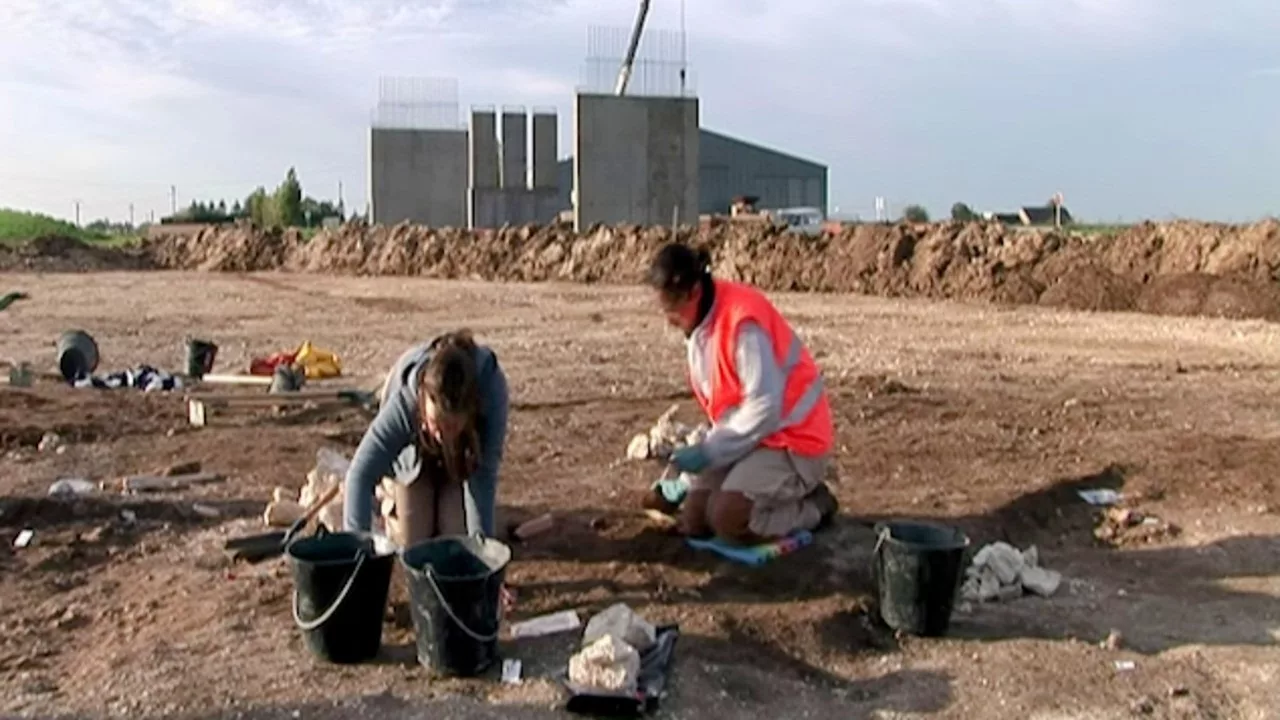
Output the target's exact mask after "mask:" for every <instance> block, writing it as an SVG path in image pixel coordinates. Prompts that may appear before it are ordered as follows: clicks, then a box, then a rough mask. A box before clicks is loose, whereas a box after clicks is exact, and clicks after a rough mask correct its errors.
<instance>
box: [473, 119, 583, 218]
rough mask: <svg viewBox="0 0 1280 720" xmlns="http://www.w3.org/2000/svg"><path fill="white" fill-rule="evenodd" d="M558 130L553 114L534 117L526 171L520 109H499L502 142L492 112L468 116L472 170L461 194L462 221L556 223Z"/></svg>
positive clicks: (524, 127) (525, 121)
mask: <svg viewBox="0 0 1280 720" xmlns="http://www.w3.org/2000/svg"><path fill="white" fill-rule="evenodd" d="M558 125H559V122H558V118H557V116H556V114H555V112H554V111H552V112H540V113H537V114H535V115H534V118H533V134H534V152H533V164H532V168H530V166H529V162H528V160H529V153H528V152H527V148H528V142H527V135H528V127H529V121H528V116H527V115H526V114H525V113H524V111H523V110H521V111H515V110H511V109H509V108H508V109H504V110H503V113H502V128H501V133H502V141H501V143H499V142H498V136H497V128H496V126H495V123H494V114H493V112H491V111H482V110H476V111H473V112H472V115H471V148H472V157H471V165H472V169H471V181H470V183H469V185H468V187H467V189H466V196H467V222H468V224H469V225H470V226H471V227H474V228H493V227H501V226H503V225H522V224H525V223H532V222H536V223H549V222H551V221H553V220H554V219H555V216H556V214H557V213H558V212H559V211H560V207H559V196H558V194H557V186H556V166H555V154H556V145H557V142H556V139H557V135H558V133H559V127H558ZM499 146H500V147H501V150H499V149H498V148H499ZM499 156H501V160H500V161H499V160H498V157H499ZM491 160H492V162H493V163H494V166H493V167H494V168H495V172H496V175H497V176H498V177H497V178H496V179H495V172H490V171H489V169H488V168H489V163H490V161H491ZM531 183H532V184H531Z"/></svg>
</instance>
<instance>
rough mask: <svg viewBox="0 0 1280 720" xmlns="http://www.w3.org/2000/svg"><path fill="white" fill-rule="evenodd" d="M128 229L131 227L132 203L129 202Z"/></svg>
mask: <svg viewBox="0 0 1280 720" xmlns="http://www.w3.org/2000/svg"><path fill="white" fill-rule="evenodd" d="M129 229H131V230H132V229H133V203H129Z"/></svg>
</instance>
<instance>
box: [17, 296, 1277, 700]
mask: <svg viewBox="0 0 1280 720" xmlns="http://www.w3.org/2000/svg"><path fill="white" fill-rule="evenodd" d="M0 285H3V286H6V287H8V286H13V287H14V288H15V289H17V288H20V289H22V290H25V291H26V292H29V293H30V294H31V296H32V298H31V299H30V300H27V301H24V302H22V303H18V304H15V305H14V306H12V307H11V308H10V309H9V310H7V311H5V312H3V313H0V354H2V355H4V356H7V357H9V358H11V359H19V360H29V361H33V362H35V363H37V365H38V366H40V367H45V366H49V365H51V364H52V357H53V348H52V347H51V343H52V341H53V339H54V338H56V337H57V335H58V334H59V333H60V332H62V331H63V330H66V329H70V328H74V327H82V328H85V329H87V330H88V331H89V332H91V333H92V334H93V335H94V336H95V337H96V338H97V339H98V342H99V345H100V348H101V352H102V356H103V368H104V369H122V368H124V367H128V366H130V365H133V364H135V363H141V362H146V363H151V364H156V365H161V366H167V367H171V368H178V367H180V366H181V359H182V339H183V337H184V336H186V335H187V334H196V335H201V336H209V337H212V338H214V339H215V340H217V342H218V343H219V344H220V345H221V351H220V354H219V369H221V370H232V371H234V370H237V369H240V368H242V367H243V366H245V365H246V364H247V362H248V358H249V356H250V355H251V354H265V353H269V352H273V351H275V350H279V349H285V348H291V347H294V346H296V345H297V344H298V343H299V342H301V341H302V340H304V339H310V340H312V341H313V342H315V343H316V344H317V345H319V346H321V347H325V348H331V349H334V350H336V351H337V352H339V353H340V354H341V355H342V358H343V361H344V363H345V365H346V368H347V371H348V374H350V375H353V376H356V377H357V378H362V379H365V384H366V385H372V383H373V382H374V380H373V378H374V377H375V376H377V375H378V374H379V373H381V372H383V371H384V370H385V368H386V367H387V366H388V365H389V364H390V363H391V362H392V361H393V360H394V359H395V357H396V356H397V355H398V354H399V353H400V352H401V351H402V350H403V349H404V348H405V347H407V346H408V345H409V344H411V343H413V342H415V341H418V340H420V339H423V338H427V337H429V336H431V335H432V334H433V333H435V332H437V331H440V330H442V329H445V328H450V327H455V326H459V325H466V326H469V327H471V328H473V329H474V330H475V331H476V332H477V334H478V336H479V337H481V338H482V339H483V340H484V341H485V342H488V343H490V344H492V345H493V346H494V347H495V348H496V350H497V352H498V353H499V355H500V358H501V360H502V362H503V364H504V366H505V368H506V370H507V373H508V375H509V376H510V378H511V382H512V386H513V393H514V402H515V403H516V408H515V412H514V414H513V419H512V427H511V432H510V440H509V445H508V449H507V459H506V462H505V465H504V468H503V475H502V485H501V488H500V495H499V501H500V504H501V505H502V507H503V511H504V513H505V514H506V517H507V518H508V519H509V520H511V521H515V520H519V519H521V518H525V517H531V516H533V515H534V514H537V513H541V512H544V511H548V510H550V511H553V512H555V513H556V514H557V517H558V518H559V524H558V528H557V531H556V532H554V533H552V534H550V535H546V536H542V537H539V538H537V539H534V540H533V541H531V542H529V543H527V544H520V545H517V546H516V558H515V560H514V562H513V564H512V566H511V568H510V571H509V574H508V579H509V580H510V582H511V583H512V585H513V587H514V589H515V591H516V594H517V604H516V608H515V611H514V613H513V615H514V619H523V618H527V617H531V616H534V615H537V614H541V613H546V612H552V611H556V610H561V609H566V608H575V609H578V610H580V611H583V612H584V613H585V612H590V611H595V610H599V609H602V608H603V607H604V606H606V605H608V604H610V603H612V602H615V601H618V600H623V601H626V602H628V603H630V604H631V605H632V606H633V607H635V608H636V609H637V610H638V611H640V612H641V613H643V614H644V615H646V616H648V617H649V618H650V619H652V620H655V621H659V622H678V623H680V625H681V628H682V631H683V633H684V636H683V638H682V639H681V641H680V643H679V646H678V649H677V656H678V657H677V662H676V674H675V680H674V686H673V687H672V689H671V693H670V695H669V696H668V697H667V698H666V699H665V701H664V703H663V707H662V710H661V711H660V713H659V715H660V716H661V717H667V718H694V717H707V718H747V717H750V718H757V717H758V718H801V717H813V718H819V717H839V718H860V717H866V718H916V717H940V718H1014V717H1016V718H1044V719H1048V718H1055V719H1057V718H1081V719H1083V718H1089V719H1092V720H1096V719H1105V718H1128V717H1154V718H1187V719H1190V718H1272V717H1277V716H1280V695H1278V694H1277V692H1276V688H1277V687H1280V654H1278V653H1277V652H1276V649H1275V643H1276V640H1277V633H1280V601H1278V600H1277V595H1280V560H1278V559H1277V558H1280V537H1278V536H1277V532H1278V531H1280V520H1278V518H1277V514H1276V513H1277V511H1278V510H1280V488H1278V487H1277V479H1276V473H1275V468H1276V467H1277V465H1280V433H1278V432H1277V430H1278V429H1280V423H1278V422H1277V420H1276V413H1275V408H1276V407H1280V383H1277V380H1278V379H1280V327H1277V326H1275V325H1272V324H1268V323H1264V322H1261V321H1228V320H1215V319H1205V318H1172V317H1153V316H1146V315H1134V314H1126V313H1109V314H1096V315H1095V314H1083V313H1079V314H1078V313H1070V312H1065V311H1057V310H1052V309H1047V308H1036V307H1017V308H1006V307H997V306H992V305H963V304H943V303H936V302H932V301H924V300H888V299H877V298H867V297H848V296H831V295H816V294H809V295H778V296H777V297H778V300H779V302H780V304H781V306H782V307H783V309H784V310H785V311H786V312H787V313H788V315H789V317H790V318H791V319H792V321H793V323H794V324H795V325H796V327H797V328H798V330H799V331H800V332H802V333H803V334H804V335H805V337H806V338H807V340H808V341H809V342H810V344H811V347H812V348H813V349H814V351H815V353H816V354H817V357H818V358H819V360H820V362H821V364H822V365H823V368H824V370H825V373H826V375H827V378H828V383H829V387H830V389H831V392H832V393H833V394H834V403H835V408H836V416H837V423H838V431H839V435H840V438H839V440H840V453H839V458H838V463H839V472H840V478H841V479H840V483H839V485H838V486H837V487H836V488H835V490H836V494H837V495H838V497H839V498H840V500H841V502H842V504H843V509H842V513H843V514H842V516H841V518H840V519H839V521H838V523H837V524H836V526H835V527H834V528H833V529H831V530H829V531H827V532H825V533H823V534H822V535H821V536H820V539H819V542H818V544H817V545H816V546H814V547H810V548H807V549H805V550H804V551H802V552H800V553H798V554H796V555H795V556H791V557H788V558H784V559H781V560H778V561H775V562H774V563H773V564H771V565H768V566H765V567H763V568H760V569H748V568H744V567H742V566H738V565H732V564H727V563H724V562H720V561H717V560H716V559H714V558H712V557H707V556H705V555H703V554H700V553H696V552H693V551H691V550H689V549H688V548H686V547H685V546H684V545H683V544H682V543H681V542H680V541H679V540H678V539H676V538H673V537H670V536H668V535H665V534H664V533H662V532H661V531H659V530H657V529H655V528H653V527H650V526H649V525H648V524H647V521H645V520H644V519H643V518H642V517H641V516H639V515H638V514H636V513H635V512H633V511H632V510H631V509H630V508H631V507H632V504H631V503H632V500H633V498H634V496H635V495H636V494H637V493H638V491H640V490H641V489H643V488H644V487H645V486H646V485H647V484H648V483H649V482H650V481H651V480H652V479H653V477H654V473H655V472H656V471H655V469H654V468H653V467H651V466H646V465H636V464H630V463H620V462H618V460H619V459H620V458H621V457H622V455H623V452H624V449H625V447H626V442H627V440H628V439H629V438H630V436H631V435H632V434H633V433H636V432H639V431H642V430H644V429H646V428H647V427H648V425H649V424H650V423H652V422H653V420H654V419H655V418H656V417H657V415H658V414H659V413H661V412H662V410H664V409H665V408H666V407H667V406H668V405H669V404H670V403H671V402H672V398H680V397H682V394H683V392H684V384H683V367H682V352H681V346H680V342H679V339H678V338H677V337H675V336H674V335H673V334H672V333H671V332H670V331H668V330H666V329H665V328H664V327H663V325H662V320H661V318H660V317H659V316H658V314H657V313H655V312H653V310H652V308H650V306H649V304H648V298H647V296H646V294H645V293H644V292H643V291H641V290H639V289H636V288H623V287H605V286H597V287H584V286H570V285H555V284H540V285H523V284H507V285H495V284H484V283H479V282H442V281H432V280H424V279H410V278H378V279H373V278H337V277H326V276H319V275H283V274H257V275H239V274H232V273H221V274H200V273H177V272H164V273H162V272H145V273H136V272H113V273H97V274H92V275H84V274H78V275H59V274H50V275H2V274H0ZM683 402H684V403H685V406H686V412H687V413H688V414H689V415H690V417H692V411H693V405H692V402H691V401H689V400H684V401H683ZM365 422H366V420H365V418H364V417H363V416H362V415H361V414H360V413H359V412H358V411H355V410H343V411H334V412H327V411H300V412H291V413H285V414H274V413H270V412H266V411H262V412H259V413H249V414H239V415H236V416H215V418H214V420H213V424H212V425H211V426H210V427H207V428H204V429H194V428H191V427H189V426H187V425H186V422H185V413H184V408H183V405H182V402H181V399H180V396H179V395H178V394H171V395H160V394H152V395H146V394H143V393H140V392H134V391H128V390H121V391H101V392H99V391H90V390H72V389H69V388H65V387H60V386H49V385H44V386H38V387H36V388H34V389H13V388H0V712H3V713H6V714H8V715H14V716H20V717H106V716H116V715H120V716H124V715H127V716H129V717H154V718H159V717H167V718H212V717H244V718H264V719H265V718H289V717H307V718H340V717H366V716H368V717H380V718H409V717H424V716H427V715H428V714H429V715H430V716H431V717H449V718H531V719H532V718H553V717H562V716H563V713H562V712H561V711H560V710H558V709H556V707H557V705H558V703H559V701H560V696H559V694H558V691H557V688H556V685H555V683H554V682H553V681H552V680H550V679H549V676H550V675H551V674H552V673H554V672H556V671H557V670H558V669H559V668H560V667H562V666H563V663H564V662H565V660H566V659H567V657H568V654H569V652H570V645H571V644H572V642H573V638H574V635H573V634H568V635H565V636H557V637H553V638H549V639H542V640H537V641H523V640H522V641H510V640H504V642H503V645H502V648H503V652H504V653H505V654H507V655H508V656H512V657H519V658H521V659H523V660H524V663H525V672H526V676H527V678H528V679H527V680H526V682H525V683H524V684H523V685H522V686H519V687H511V686H503V685H501V684H499V683H498V682H497V681H496V679H495V678H494V677H488V678H485V679H481V680H471V681H435V680H432V679H430V678H429V677H427V675H426V674H425V672H424V671H423V670H422V669H421V668H419V667H418V666H417V665H416V664H415V663H414V661H413V650H412V645H411V643H412V630H411V629H410V627H409V624H408V618H407V612H406V611H405V606H404V595H403V593H404V591H403V586H402V584H400V583H399V582H397V584H396V587H395V589H394V595H393V602H392V607H391V608H390V610H389V613H388V623H387V625H386V633H385V635H384V643H385V651H384V657H383V658H382V659H381V660H380V662H378V663H375V664H371V665H364V666H354V667H331V666H325V665H322V664H319V663H317V662H315V661H313V660H312V659H311V657H310V656H309V655H308V653H307V651H306V649H305V647H304V646H303V644H302V641H301V638H300V636H299V633H298V631H297V630H295V628H294V626H293V623H292V620H291V619H290V610H289V603H290V596H291V590H292V582H291V580H290V577H289V571H288V567H287V564H286V563H285V561H283V560H282V561H279V562H275V563H272V564H268V565H266V566H261V567H256V568H248V567H245V566H241V565H230V564H228V563H227V562H226V561H225V560H223V559H222V556H221V553H220V544H221V542H222V540H224V539H225V538H226V537H228V536H229V535H232V534H239V533H243V532H246V531H257V530H260V520H258V519H257V516H258V515H259V514H260V513H261V509H262V507H263V504H264V503H265V501H266V500H267V499H268V497H269V494H270V491H271V488H272V487H273V486H276V485H289V486H293V487H298V486H300V485H301V483H302V482H303V477H304V475H305V473H306V472H307V471H308V470H309V469H310V467H311V465H312V463H313V461H314V457H315V452H316V450H317V448H318V447H321V446H323V445H330V446H333V447H337V448H339V449H343V450H345V451H350V449H351V448H352V447H353V444H354V442H355V441H356V440H357V439H358V438H359V435H360V432H361V431H362V429H363V427H364V425H365ZM46 432H55V433H57V434H58V435H59V436H61V438H62V439H63V442H64V447H65V449H64V450H60V451H59V450H54V449H52V448H46V449H45V450H43V451H42V450H40V449H38V445H39V443H40V439H41V438H42V437H43V436H44V434H45V433H46ZM185 460H198V461H200V462H201V463H203V465H204V466H205V468H206V469H209V470H215V471H219V472H223V473H226V474H227V475H228V477H229V480H228V482H226V483H223V484H218V485H209V486H204V487H200V488H196V489H192V490H188V491H183V492H180V493H168V494H160V495H158V496H145V497H141V496H122V495H119V494H118V493H114V492H111V493H103V494H101V495H98V496H94V497H90V498H83V499H78V500H57V499H52V498H48V497H47V496H46V490H47V488H48V486H49V484H50V483H51V482H53V481H54V480H56V479H58V478H63V477H86V478H90V479H93V480H107V481H114V480H115V479H116V478H118V477H119V476H121V475H124V474H130V473H140V472H148V471H150V470H152V469H154V468H157V467H163V466H165V465H168V464H170V463H174V462H177V461H185ZM1089 487H1112V488H1116V489H1121V490H1123V492H1124V493H1125V495H1126V497H1127V498H1129V500H1128V502H1129V503H1131V505H1132V507H1134V508H1135V509H1138V510H1140V511H1142V512H1144V513H1149V514H1152V515H1154V516H1156V517H1158V518H1160V519H1161V520H1162V521H1165V522H1168V523H1172V524H1173V525H1175V526H1177V527H1178V528H1179V529H1180V532H1176V533H1158V534H1154V535H1144V534H1142V533H1140V532H1138V531H1135V532H1133V533H1122V534H1121V535H1120V536H1119V537H1118V539H1116V540H1115V541H1112V542H1108V543H1103V542H1101V541H1099V540H1097V539H1096V538H1095V537H1094V529H1095V526H1096V525H1097V524H1098V522H1099V520H1098V514H1099V513H1098V511H1097V510H1096V509H1095V508H1092V507H1091V506H1089V505H1087V504H1086V503H1084V502H1083V501H1081V499H1080V498H1079V497H1078V496H1077V495H1076V494H1075V491H1076V490H1077V489H1080V488H1089ZM195 502H200V503H203V504H207V505H211V506H214V507H217V508H218V509H219V510H220V511H221V513H222V516H221V517H219V518H206V517H204V516H202V515H200V514H199V513H196V512H194V511H193V510H192V504H193V503H195ZM121 509H130V510H132V511H133V512H134V513H135V514H136V522H132V523H130V522H125V521H124V520H122V519H121V514H120V510H121ZM886 517H909V518H936V519H941V520H944V521H946V522H949V523H953V524H955V525H958V526H959V527H961V528H963V529H964V530H966V531H967V532H968V533H969V534H970V535H971V536H972V537H973V539H974V541H975V546H980V545H981V544H984V543H986V542H990V541H994V540H1007V541H1009V542H1012V543H1014V544H1016V545H1018V546H1019V547H1022V546H1025V545H1028V544H1032V543H1034V544H1036V545H1037V546H1038V547H1039V549H1040V554H1041V558H1042V562H1043V564H1044V565H1046V566H1047V567H1049V568H1052V569H1055V570H1059V571H1061V572H1062V573H1063V575H1064V578H1065V579H1064V582H1063V586H1062V588H1061V589H1060V590H1059V591H1058V593H1057V594H1056V595H1055V596H1053V597H1051V598H1047V599H1040V598H1033V597H1026V598H1022V599H1019V600H1015V601H1012V602H1008V603H999V604H982V605H973V604H965V605H962V606H961V607H960V608H958V610H957V613H956V616H955V620H954V624H953V628H952V633H951V634H950V635H949V636H948V637H946V638H943V639H919V638H910V637H895V636H894V634H893V633H892V632H890V631H888V630H887V629H885V628H884V627H883V626H882V625H881V624H880V623H879V622H878V620H877V619H876V616H875V612H874V605H875V600H874V597H873V595H874V584H873V581H872V578H871V573H870V565H869V561H870V556H871V549H872V546H873V541H874V538H873V536H872V535H873V534H872V532H871V530H870V528H869V525H868V524H869V523H871V522H873V521H875V520H877V519H880V518H886ZM24 528H31V529H34V530H35V542H34V543H33V544H32V545H31V546H29V547H27V548H25V549H14V548H13V547H12V543H13V539H14V538H15V536H16V535H17V534H18V532H19V531H21V530H22V529H24ZM1112 630H1118V631H1119V632H1120V634H1121V636H1122V638H1123V641H1122V643H1121V647H1120V648H1119V649H1110V648H1107V647H1103V646H1101V645H1100V643H1102V641H1103V640H1104V638H1106V637H1107V635H1108V634H1109V633H1110V632H1111V631H1112ZM1123 661H1130V662H1132V667H1131V669H1124V668H1126V667H1128V666H1127V665H1124V664H1123ZM1117 663H1121V664H1120V665H1117Z"/></svg>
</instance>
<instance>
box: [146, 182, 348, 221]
mask: <svg viewBox="0 0 1280 720" xmlns="http://www.w3.org/2000/svg"><path fill="white" fill-rule="evenodd" d="M345 213H346V210H345V208H344V207H343V204H342V201H341V200H339V201H338V202H337V203H336V204H335V203H332V202H329V201H328V200H316V199H315V198H313V197H310V196H306V195H303V193H302V183H300V182H298V173H297V172H295V171H294V169H293V168H289V172H288V173H286V174H285V177H284V181H283V182H281V183H280V184H279V185H278V186H276V189H275V190H274V191H272V192H271V193H268V192H267V190H266V188H264V187H258V188H257V189H256V190H254V191H253V192H251V193H249V196H248V197H246V198H245V199H244V201H243V202H242V201H240V200H234V201H232V203H231V204H230V205H227V201H226V200H219V201H217V202H213V201H209V202H203V201H200V200H193V201H192V202H191V204H190V205H188V206H187V207H186V208H185V209H183V210H179V211H178V212H176V213H174V214H173V215H170V216H168V217H166V218H162V219H161V220H160V222H161V223H165V224H168V223H221V222H232V221H234V220H250V221H252V222H253V223H254V224H256V225H259V226H261V227H278V228H284V227H314V226H316V225H319V224H320V223H321V221H323V220H324V219H325V218H328V217H337V218H343V217H345Z"/></svg>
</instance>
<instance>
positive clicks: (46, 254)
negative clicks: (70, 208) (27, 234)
mask: <svg viewBox="0 0 1280 720" xmlns="http://www.w3.org/2000/svg"><path fill="white" fill-rule="evenodd" d="M151 267H152V263H151V260H150V257H149V256H148V255H147V253H146V252H145V251H143V250H141V249H137V248H107V247H100V246H96V245H90V244H88V243H84V242H81V241H80V240H77V239H76V238H72V237H66V236H64V235H44V236H41V237H38V238H35V239H34V240H32V241H30V242H28V243H24V244H22V245H19V246H17V247H6V246H4V245H0V271H9V272H17V271H27V272H95V271H103V270H146V269H150V268H151Z"/></svg>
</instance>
